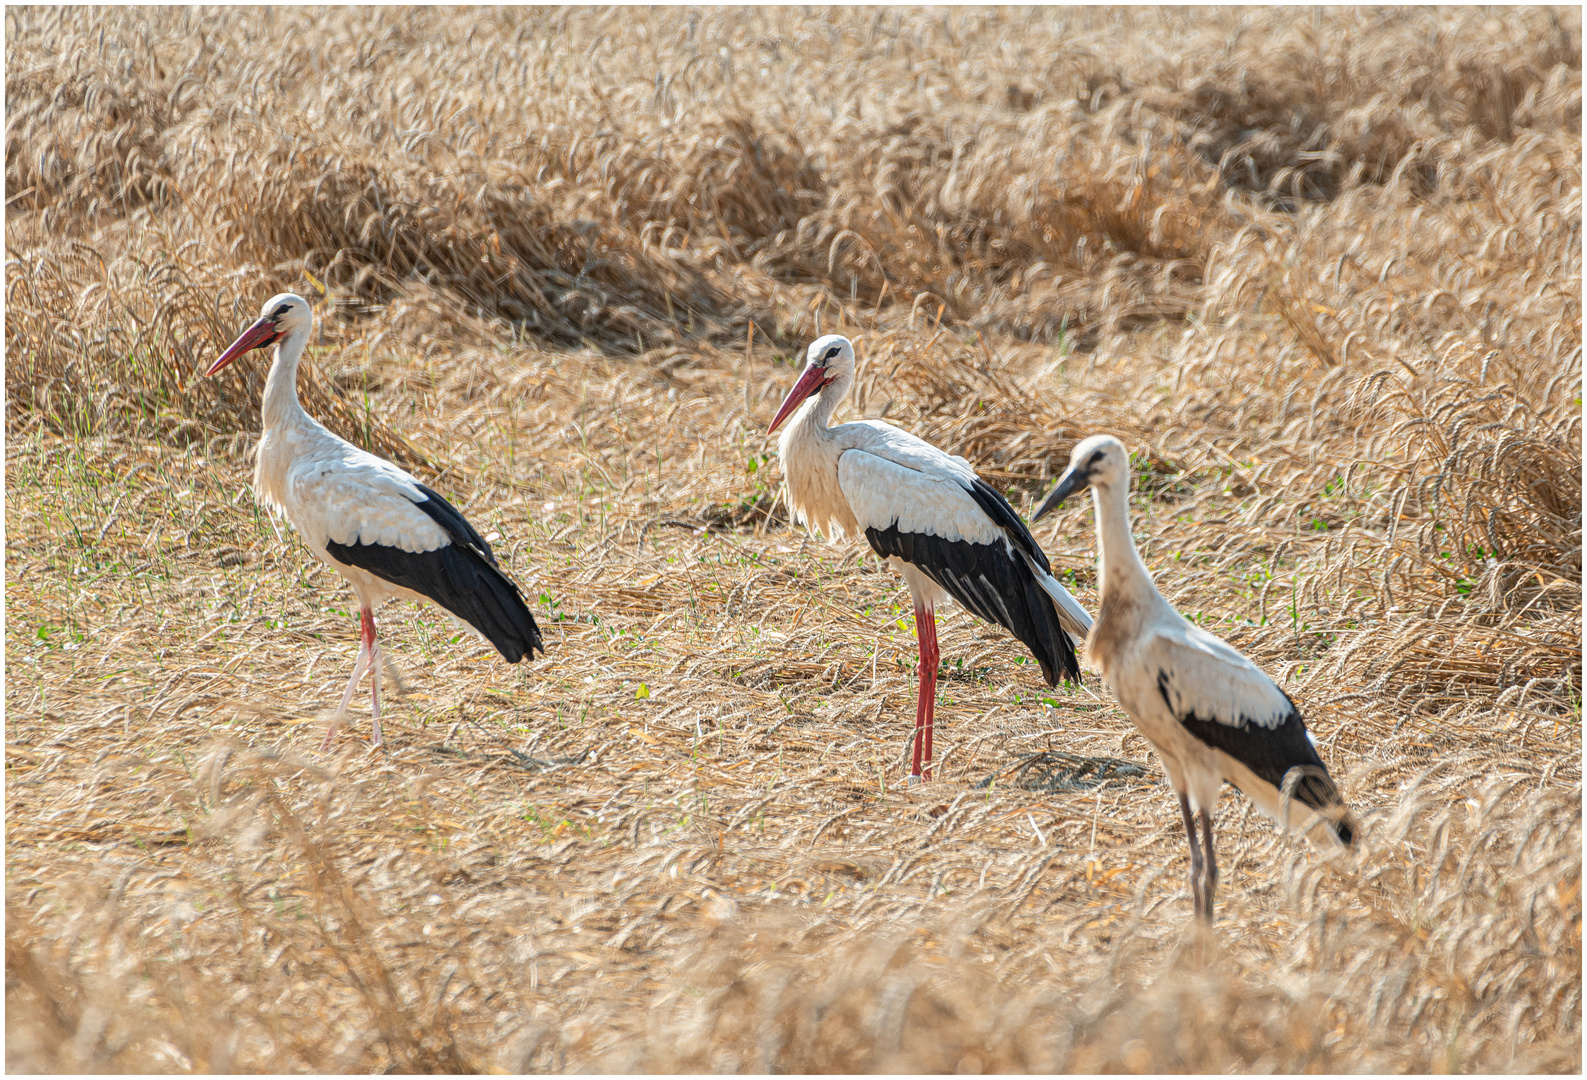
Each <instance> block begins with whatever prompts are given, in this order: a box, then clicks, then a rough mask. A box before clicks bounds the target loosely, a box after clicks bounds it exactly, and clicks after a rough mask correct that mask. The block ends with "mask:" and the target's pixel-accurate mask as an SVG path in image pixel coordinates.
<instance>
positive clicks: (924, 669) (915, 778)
mask: <svg viewBox="0 0 1587 1080" xmlns="http://www.w3.org/2000/svg"><path fill="white" fill-rule="evenodd" d="M915 637H916V639H917V641H918V643H919V646H920V664H919V666H918V667H917V668H916V669H915V673H916V675H917V676H918V677H919V680H920V697H919V698H918V699H917V700H916V702H915V750H914V755H913V757H912V758H911V764H910V768H909V782H910V783H911V784H917V783H919V782H920V781H921V780H922V779H925V780H930V779H931V728H932V721H933V719H934V717H935V714H936V707H937V655H938V654H937V616H936V613H935V612H933V611H932V609H931V608H929V607H927V606H926V605H925V604H922V603H921V602H920V601H919V600H916V601H915Z"/></svg>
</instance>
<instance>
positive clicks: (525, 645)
mask: <svg viewBox="0 0 1587 1080" xmlns="http://www.w3.org/2000/svg"><path fill="white" fill-rule="evenodd" d="M418 487H419V490H420V491H422V492H424V495H425V498H424V499H423V500H422V501H420V502H416V503H414V504H413V505H414V506H415V507H417V508H418V509H420V510H422V511H423V512H424V513H425V514H426V515H428V516H429V517H430V519H431V520H432V521H434V522H435V523H436V524H437V525H439V526H441V528H443V529H445V530H446V532H447V535H449V536H450V537H451V538H452V542H451V543H450V544H447V545H445V546H444V547H440V548H437V549H436V550H434V551H403V550H402V549H401V548H398V547H392V546H390V545H387V544H363V543H359V544H338V543H336V542H335V541H334V540H333V541H331V542H330V543H328V544H327V545H326V549H327V550H328V551H329V553H330V555H331V557H332V558H334V559H338V560H340V561H341V562H344V563H347V564H348V565H349V566H356V567H358V568H359V569H361V570H367V571H369V572H370V573H371V574H374V575H375V576H376V577H378V578H381V579H383V580H385V581H389V582H391V583H392V584H393V585H400V586H402V587H403V588H405V589H412V590H413V591H414V592H416V593H418V594H419V595H421V596H427V597H429V598H430V599H431V600H433V601H435V602H436V603H437V604H438V605H440V606H441V607H443V608H445V609H446V610H447V611H450V612H451V613H452V614H453V615H456V616H457V617H458V618H459V619H462V620H463V621H464V622H466V623H468V624H469V625H470V626H472V627H473V628H474V629H476V630H478V631H479V632H480V633H481V634H484V635H485V637H486V639H487V640H488V641H489V642H490V643H491V644H492V645H494V646H496V650H497V651H498V652H500V653H501V654H502V656H503V657H504V658H505V659H506V660H507V662H508V663H512V664H516V663H517V662H518V661H519V660H521V659H523V657H524V655H525V654H527V655H528V656H529V658H530V659H533V658H534V651H535V650H536V649H539V650H540V651H541V652H542V653H543V652H545V645H544V644H543V643H542V641H541V638H540V627H539V626H538V625H537V624H536V623H535V619H534V615H533V614H531V613H530V611H529V605H528V604H526V603H524V598H523V594H522V593H520V592H519V591H518V586H517V585H515V584H513V582H512V579H511V578H509V577H508V576H507V575H506V574H504V573H502V571H501V568H500V567H499V566H497V564H496V556H495V555H494V554H493V553H492V552H491V550H490V545H489V544H488V543H486V542H485V538H484V537H482V536H480V534H479V532H478V531H477V530H476V529H475V528H474V526H472V525H470V524H469V523H468V520H467V519H466V518H464V517H463V515H462V514H461V513H459V512H458V509H457V507H455V506H453V505H452V504H451V503H449V502H447V501H446V499H444V498H442V497H441V495H439V494H438V493H436V492H435V491H432V490H431V489H430V488H428V487H425V486H424V485H423V484H419V485H418Z"/></svg>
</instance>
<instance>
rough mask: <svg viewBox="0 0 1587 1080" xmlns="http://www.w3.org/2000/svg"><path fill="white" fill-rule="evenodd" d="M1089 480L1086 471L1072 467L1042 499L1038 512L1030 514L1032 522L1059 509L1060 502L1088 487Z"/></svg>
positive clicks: (1034, 522)
mask: <svg viewBox="0 0 1587 1080" xmlns="http://www.w3.org/2000/svg"><path fill="white" fill-rule="evenodd" d="M1089 481H1090V477H1088V476H1087V475H1086V474H1085V473H1083V472H1080V471H1079V470H1077V469H1075V468H1072V467H1071V468H1070V469H1069V471H1068V472H1066V473H1064V474H1063V475H1062V476H1060V477H1059V478H1058V486H1057V487H1055V488H1053V489H1052V491H1050V492H1049V493H1048V494H1047V497H1046V498H1045V499H1043V500H1042V501H1041V505H1040V506H1038V507H1037V508H1036V512H1035V513H1034V514H1032V515H1031V516H1030V523H1031V524H1032V525H1034V524H1036V523H1037V522H1038V521H1040V520H1041V519H1042V518H1044V517H1046V516H1047V515H1048V514H1050V513H1052V512H1053V511H1054V510H1056V509H1058V506H1059V504H1061V503H1062V502H1063V501H1064V500H1065V499H1067V498H1068V497H1069V496H1071V495H1073V494H1074V493H1075V492H1077V491H1079V490H1081V489H1082V488H1084V487H1086V485H1087V484H1088V483H1089Z"/></svg>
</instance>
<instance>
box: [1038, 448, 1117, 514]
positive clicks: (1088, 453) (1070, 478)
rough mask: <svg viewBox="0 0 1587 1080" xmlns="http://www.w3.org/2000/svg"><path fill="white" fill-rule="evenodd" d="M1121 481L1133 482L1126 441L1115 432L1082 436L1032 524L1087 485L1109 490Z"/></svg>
mask: <svg viewBox="0 0 1587 1080" xmlns="http://www.w3.org/2000/svg"><path fill="white" fill-rule="evenodd" d="M1118 484H1123V485H1124V486H1125V489H1126V490H1128V488H1129V484H1130V452H1129V451H1128V450H1126V449H1124V444H1123V443H1121V442H1119V440H1117V439H1115V438H1114V437H1113V436H1112V435H1093V436H1091V437H1090V438H1089V439H1082V440H1081V441H1080V442H1078V443H1076V444H1075V448H1074V449H1073V450H1072V451H1070V453H1069V469H1068V471H1066V472H1065V473H1064V474H1063V475H1062V476H1060V477H1059V478H1058V486H1057V487H1055V488H1053V489H1052V492H1051V493H1050V494H1049V495H1048V496H1047V498H1045V499H1043V500H1042V504H1041V506H1039V507H1037V509H1036V512H1035V513H1034V514H1032V515H1031V518H1030V520H1031V524H1035V523H1036V522H1038V521H1040V520H1041V519H1042V518H1043V517H1046V516H1047V515H1048V514H1049V513H1051V512H1052V511H1054V510H1056V509H1057V508H1058V505H1059V504H1060V503H1062V502H1063V501H1064V500H1065V499H1067V498H1068V497H1069V496H1071V495H1073V494H1074V493H1075V492H1077V491H1080V490H1082V489H1084V488H1088V487H1094V488H1100V489H1102V490H1107V489H1110V488H1112V487H1114V486H1115V485H1118Z"/></svg>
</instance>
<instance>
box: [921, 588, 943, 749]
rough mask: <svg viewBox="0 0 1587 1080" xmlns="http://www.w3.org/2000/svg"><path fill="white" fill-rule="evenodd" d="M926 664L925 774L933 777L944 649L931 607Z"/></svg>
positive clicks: (927, 619)
mask: <svg viewBox="0 0 1587 1080" xmlns="http://www.w3.org/2000/svg"><path fill="white" fill-rule="evenodd" d="M923 659H924V662H925V665H926V682H927V690H926V729H925V742H926V768H925V773H924V776H925V778H926V779H927V780H930V779H931V733H932V731H933V729H935V727H936V724H937V668H938V667H939V666H940V664H941V660H942V651H941V650H940V649H938V648H937V613H936V612H935V611H933V610H932V609H931V608H927V609H926V655H925V657H924V658H923Z"/></svg>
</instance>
